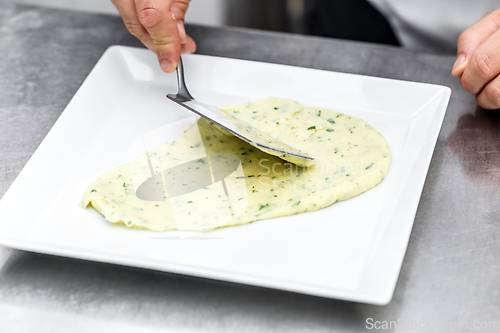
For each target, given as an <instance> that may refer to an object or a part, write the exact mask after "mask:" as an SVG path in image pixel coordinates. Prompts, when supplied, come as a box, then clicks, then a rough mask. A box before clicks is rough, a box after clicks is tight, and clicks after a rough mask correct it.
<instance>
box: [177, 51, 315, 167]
mask: <svg viewBox="0 0 500 333" xmlns="http://www.w3.org/2000/svg"><path fill="white" fill-rule="evenodd" d="M177 84H178V92H177V94H176V95H174V94H168V95H167V97H168V99H170V100H171V101H174V102H175V103H177V104H179V105H180V106H182V107H184V108H186V109H188V110H189V111H191V112H194V113H196V114H197V115H199V116H201V117H203V118H205V119H207V120H209V121H211V122H214V123H215V124H217V125H219V126H220V127H222V128H224V129H226V130H228V131H229V132H231V133H232V134H234V135H235V136H237V137H238V138H240V139H242V140H244V141H246V142H248V143H249V144H251V145H252V146H255V147H257V148H259V149H260V150H262V151H264V152H266V153H268V154H271V155H275V156H278V157H281V158H283V159H284V160H287V161H290V162H293V163H295V164H298V165H299V166H311V165H313V164H315V161H314V159H313V158H312V157H310V156H307V155H306V154H304V153H302V152H301V151H300V150H298V149H295V148H293V147H291V146H290V145H288V144H286V143H284V142H281V141H280V140H278V139H276V138H274V137H272V136H271V135H270V134H269V133H266V132H264V131H261V130H259V129H258V128H256V127H254V126H251V125H249V124H247V123H245V122H243V121H241V120H239V119H236V118H232V119H230V118H229V117H228V116H226V115H225V114H223V113H222V112H220V111H219V110H217V108H215V107H214V106H212V105H208V104H205V103H202V102H200V101H198V100H196V99H195V98H194V97H193V96H192V95H191V94H190V93H189V90H188V89H187V86H186V82H185V81H184V67H183V64H182V59H180V60H179V65H178V66H177Z"/></svg>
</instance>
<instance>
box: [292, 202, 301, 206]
mask: <svg viewBox="0 0 500 333" xmlns="http://www.w3.org/2000/svg"><path fill="white" fill-rule="evenodd" d="M298 205H300V201H297V202H296V203H294V204H293V205H292V207H295V206H298Z"/></svg>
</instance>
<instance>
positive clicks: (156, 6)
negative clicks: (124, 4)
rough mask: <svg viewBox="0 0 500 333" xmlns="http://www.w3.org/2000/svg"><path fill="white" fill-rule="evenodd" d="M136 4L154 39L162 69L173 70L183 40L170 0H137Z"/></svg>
mask: <svg viewBox="0 0 500 333" xmlns="http://www.w3.org/2000/svg"><path fill="white" fill-rule="evenodd" d="M135 6H136V11H137V15H138V17H139V21H140V23H141V24H142V26H143V27H144V28H145V29H146V30H147V32H148V33H149V35H150V37H151V39H152V42H153V45H154V48H155V52H156V55H157V56H158V61H159V62H160V66H161V68H162V70H163V71H164V72H167V73H171V72H173V71H174V70H175V69H176V68H177V63H178V62H179V58H180V55H181V41H180V37H179V32H178V30H177V21H176V20H175V17H174V15H173V13H172V12H171V11H170V1H157V0H135Z"/></svg>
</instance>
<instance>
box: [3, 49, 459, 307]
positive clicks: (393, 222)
mask: <svg viewBox="0 0 500 333" xmlns="http://www.w3.org/2000/svg"><path fill="white" fill-rule="evenodd" d="M184 60H185V66H186V75H187V76H186V80H187V83H188V85H189V88H190V90H191V92H192V93H193V95H194V96H196V97H197V98H198V99H200V100H203V101H205V102H208V103H210V104H213V105H221V104H225V105H228V104H240V103H244V102H248V101H257V100H260V99H262V98H265V97H269V96H275V97H285V98H290V99H293V100H295V101H298V102H300V103H301V104H303V105H306V106H316V107H322V108H328V109H332V110H335V111H340V112H344V113H347V114H349V115H353V116H356V117H359V118H361V119H364V120H366V121H367V122H368V123H369V124H371V125H372V126H374V127H375V128H376V129H377V130H379V131H380V132H381V133H382V135H384V137H385V138H386V139H387V141H388V143H389V146H390V148H391V152H392V165H391V169H390V170H389V173H388V175H387V177H386V178H385V180H384V181H383V182H382V183H381V184H380V185H379V186H377V187H375V188H374V189H372V190H370V191H368V192H366V193H364V194H362V195H360V196H358V197H356V198H353V199H351V200H348V201H346V202H340V203H337V204H334V205H332V206H330V207H328V208H326V209H322V210H320V211H317V212H311V213H305V214H299V215H295V216H288V217H282V218H277V219H272V220H266V221H260V222H255V223H251V224H248V225H243V226H238V227H230V228H223V229H217V230H214V231H211V232H208V233H201V234H200V233H194V232H191V233H190V232H182V233H181V232H177V231H172V232H166V233H154V232H150V231H146V230H133V229H127V228H125V227H123V226H119V225H113V224H111V223H108V222H106V221H105V220H104V218H103V217H102V216H101V215H100V214H99V213H97V212H96V211H95V210H93V209H92V208H87V209H83V208H80V207H78V204H79V202H80V200H81V198H82V196H83V193H84V189H85V187H86V186H88V185H89V184H90V182H91V181H93V180H94V179H95V178H97V177H98V176H99V175H101V174H102V173H103V172H105V171H107V170H110V169H112V168H114V167H116V166H119V165H121V164H124V163H127V162H129V161H130V160H131V159H132V157H134V156H136V155H137V154H136V153H137V151H135V149H132V150H134V154H133V155H134V156H132V155H131V148H130V147H132V146H133V143H134V142H136V141H137V140H138V139H139V140H140V139H141V138H142V137H144V136H145V135H147V134H148V133H154V132H155V130H156V132H158V129H159V128H161V127H162V126H165V125H168V124H172V123H173V122H175V121H178V120H183V119H184V120H186V118H188V117H191V116H192V115H191V114H190V113H189V112H188V111H185V110H183V109H182V108H180V107H179V106H176V105H175V104H174V103H172V102H170V101H168V100H167V99H166V97H165V95H166V93H167V92H176V91H177V85H176V77H175V74H171V75H166V74H163V73H162V72H161V71H160V70H159V67H158V65H157V62H156V58H155V56H154V54H152V53H151V52H149V51H147V50H143V49H135V48H129V47H117V46H114V47H111V48H109V49H108V50H107V51H106V53H105V54H104V55H103V56H102V58H101V59H100V60H99V62H98V63H97V65H96V66H95V68H94V70H93V71H92V72H91V73H90V75H89V76H88V78H87V79H86V81H85V82H84V83H83V85H82V86H81V88H80V89H79V90H78V92H77V93H76V95H75V96H74V98H73V100H72V101H71V102H70V103H69V105H68V106H67V108H66V109H65V110H64V112H63V113H62V114H61V116H60V118H59V119H58V120H57V122H56V123H55V125H54V127H53V128H52V129H51V131H50V132H49V134H48V135H47V136H46V138H45V139H44V140H43V142H42V143H41V144H40V146H39V147H38V149H37V150H36V152H35V153H34V154H33V156H32V158H31V159H30V160H29V162H28V163H27V164H26V166H25V167H24V169H23V170H22V172H21V173H20V174H19V176H18V177H17V179H16V180H15V181H14V183H13V184H12V186H11V187H10V189H9V190H8V191H7V193H6V194H5V196H4V197H3V198H2V200H1V201H0V216H1V220H0V221H1V222H0V244H2V245H4V246H8V247H12V248H18V249H24V250H29V251H36V252H42V253H48V254H54V255H60V256H67V257H74V258H81V259H88V260H95V261H102V262H108V263H115V264H122V265H130V266H136V267H144V268H150V269H155V270H162V271H168V272H174V273H181V274H188V275H194V276H199V277H206V278H212V279H218V280H225V281H232V282H238V283H245V284H250V285H256V286H264V287H270V288H276V289H283V290H289V291H294V292H299V293H305V294H311V295H318V296H324V297H332V298H338V299H344V300H351V301H358V302H366V303H373V304H387V303H388V302H389V301H390V299H391V297H392V294H393V291H394V287H395V284H396V281H397V277H398V274H399V271H400V268H401V263H402V260H403V257H404V254H405V251H406V246H407V243H408V238H409V235H410V231H411V228H412V225H413V221H414V218H415V212H416V209H417V205H418V202H419V198H420V194H421V192H422V187H423V184H424V180H425V177H426V174H427V170H428V167H429V163H430V160H431V157H432V153H433V150H434V146H435V144H436V140H437V137H438V133H439V130H440V127H441V124H442V121H443V117H444V114H445V112H446V107H447V104H448V100H449V97H450V94H451V90H450V89H449V88H447V87H442V86H436V85H430V84H421V83H414V82H404V81H397V80H388V79H381V78H375V77H367V76H360V75H352V74H343V73H335V72H327V71H320V70H312V69H305V68H299V67H291V66H283V65H276V64H267V63H259V62H251V61H243V60H234V59H226V58H217V57H209V56H200V55H191V56H185V58H184ZM225 94H227V95H232V97H231V99H230V100H228V99H227V98H226V99H224V98H223V97H222V96H224V95H225ZM179 123H180V124H181V125H179V126H184V125H183V124H182V123H185V122H183V121H181V122H179ZM180 128H181V127H179V129H180ZM147 148H148V149H149V148H152V147H147Z"/></svg>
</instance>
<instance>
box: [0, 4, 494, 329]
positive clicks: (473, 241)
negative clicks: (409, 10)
mask: <svg viewBox="0 0 500 333" xmlns="http://www.w3.org/2000/svg"><path fill="white" fill-rule="evenodd" d="M187 30H188V33H189V34H190V35H191V36H193V37H194V39H195V40H196V41H197V43H198V53H201V54H209V55H218V56H227V57H234V58H242V59H250V60H258V61H266V62H274V63H282V64H288V65H295V66H304V67H309V68H317V69H324V70H334V71H342V72H348V73H356V74H366V75H373V76H381V77H389V78H395V79H403V80H413V81H420V82H428V83H436V84H442V85H446V86H449V87H451V88H452V89H453V94H452V98H451V100H450V104H449V107H448V111H447V114H446V117H445V119H444V123H443V126H442V129H441V133H440V135H439V139H438V142H437V145H436V149H435V152H434V156H433V159H432V162H431V165H430V169H429V173H428V176H427V180H426V184H425V186H424V189H423V193H422V197H421V200H420V204H419V208H418V211H417V215H416V218H415V224H414V227H413V231H412V234H411V237H410V242H409V245H408V250H407V253H406V256H405V259H404V262H403V266H402V270H401V274H400V277H399V280H398V284H397V286H396V291H395V294H394V298H393V300H392V302H391V303H390V304H389V305H387V306H382V307H381V306H372V305H365V304H358V303H351V302H342V301H336V300H331V299H325V298H319V297H312V296H305V295H300V294H294V293H289V292H282V291H276V290H270V289H265V288H257V287H250V286H244V285H239V284H232V283H226V282H218V281H212V280H207V279H198V278H192V277H187V276H180V275H175V274H167V273H161V272H154V271H148V270H143V269H137V268H129V267H122V266H117V265H107V264H100V263H94V262H88V261H82V260H73V259H67V258H60V257H55V256H48V255H40V254H35V253H29V252H24V251H17V250H11V249H7V248H0V332H33V331H36V332H54V331H61V330H64V331H76V332H89V331H92V332H114V331H116V330H121V332H128V331H134V332H136V331H141V332H153V331H173V332H234V331H238V332H266V331H273V332H332V331H337V332H360V331H363V330H365V325H366V320H367V319H369V318H372V319H373V320H378V321H383V320H398V319H402V320H403V321H405V322H406V323H410V322H414V323H424V325H425V324H426V323H432V322H436V323H438V324H442V326H440V327H439V326H438V327H434V329H431V328H429V329H427V330H426V331H428V332H454V331H459V330H457V329H446V327H445V326H444V324H445V323H453V322H454V323H455V325H457V324H458V323H461V324H463V323H468V325H469V327H471V328H470V330H471V331H473V328H472V327H473V325H474V324H483V325H490V324H489V323H491V325H494V322H498V321H500V318H499V314H500V288H499V281H500V188H499V186H498V185H499V184H500V180H499V179H500V176H499V166H500V164H499V163H500V161H499V159H500V145H499V140H500V139H499V138H500V124H499V114H498V113H497V112H494V111H493V112H487V111H484V110H481V109H479V108H477V106H476V102H475V100H474V97H473V96H470V95H469V94H467V93H466V92H464V91H463V90H462V89H461V87H460V84H459V81H458V79H456V78H453V77H452V76H451V75H450V70H451V67H452V65H453V62H454V57H452V56H444V55H437V54H431V53H422V52H415V51H410V50H402V49H398V48H393V47H385V46H377V45H370V44H363V43H350V42H345V41H336V40H328V39H323V38H311V37H301V36H294V35H286V34H276V33H263V32H256V31H248V30H238V29H213V28H205V27H197V26H189V27H187ZM0 31H1V33H0V50H2V61H0V88H1V89H0V117H1V118H0V119H1V122H0V147H1V150H0V170H1V172H0V195H1V194H3V193H4V192H5V191H6V190H7V188H8V187H9V186H10V184H11V183H12V181H13V180H14V178H15V177H16V176H17V174H18V173H19V172H20V170H21V169H22V167H23V166H24V164H25V163H26V162H27V160H28V159H29V157H30V156H31V154H32V153H33V151H34V150H35V149H36V147H37V146H38V145H39V144H40V142H41V141H42V139H43V138H44V136H45V135H46V134H47V132H48V131H49V129H50V127H51V126H52V124H53V123H54V121H55V120H56V119H57V117H58V116H59V115H60V113H61V112H62V111H63V110H64V108H65V106H66V105H67V103H68V102H69V101H70V99H71V97H72V96H73V95H74V93H75V92H76V90H77V89H78V87H79V86H80V84H81V83H82V81H83V80H84V79H85V77H86V76H87V75H88V73H89V71H90V70H91V69H92V67H93V66H94V64H95V62H96V61H97V60H98V59H99V57H100V56H101V55H102V53H103V52H104V50H105V49H106V48H107V47H108V46H109V45H112V44H122V45H131V46H139V45H140V44H139V42H137V41H136V40H135V39H134V38H133V37H132V36H130V35H129V34H128V33H127V31H126V30H125V28H124V27H123V23H122V21H121V19H120V18H117V17H109V16H104V15H93V14H83V13H74V12H65V11H58V10H49V9H41V8H37V7H25V6H15V5H10V4H5V3H2V11H0ZM0 222H1V221H0ZM450 325H452V324H450ZM429 327H430V326H429ZM371 331H375V330H371ZM396 331H400V332H416V331H418V330H416V329H411V328H406V329H405V328H400V329H398V330H396ZM461 331H465V330H461ZM476 331H479V330H476ZM490 331H491V330H490Z"/></svg>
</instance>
